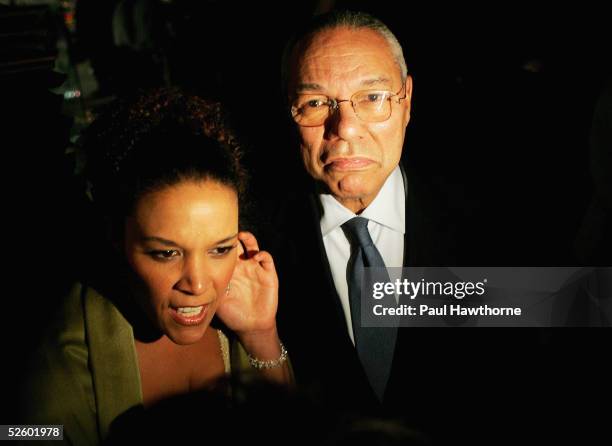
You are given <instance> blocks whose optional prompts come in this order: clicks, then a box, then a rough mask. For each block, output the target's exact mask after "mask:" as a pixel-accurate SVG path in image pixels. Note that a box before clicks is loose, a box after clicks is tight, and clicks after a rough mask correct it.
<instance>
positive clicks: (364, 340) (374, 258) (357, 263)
mask: <svg viewBox="0 0 612 446" xmlns="http://www.w3.org/2000/svg"><path fill="white" fill-rule="evenodd" d="M342 228H343V229H344V231H345V234H346V236H347V237H348V239H349V242H350V244H351V257H350V259H349V261H348V264H347V269H346V278H347V283H348V289H349V302H350V308H351V319H352V323H353V336H354V339H355V348H356V349H357V355H358V356H359V359H360V361H361V364H362V365H363V368H364V370H365V372H366V375H367V377H368V380H369V381H370V384H371V386H372V388H373V389H374V392H375V393H376V396H377V397H378V399H379V400H380V401H382V400H383V396H384V394H385V388H386V386H387V381H388V380H389V375H390V373H391V364H392V362H393V353H394V351H395V340H396V337H397V328H396V327H395V328H390V327H363V326H362V323H361V299H362V296H361V290H362V281H363V277H364V268H365V267H376V268H385V262H384V260H383V258H382V256H381V255H380V252H378V249H376V246H374V242H373V241H372V238H371V237H370V233H369V232H368V219H366V218H363V217H354V218H352V219H351V220H349V221H347V222H346V223H344V224H343V225H342ZM374 271H377V272H378V271H381V272H380V273H378V275H379V276H380V275H382V276H383V277H376V278H375V279H373V280H372V281H374V280H376V281H381V280H382V281H389V275H388V274H387V272H386V270H374ZM363 285H365V287H367V288H365V289H366V290H371V289H372V287H371V285H370V284H363ZM364 298H371V296H369V295H366V294H364ZM388 298H389V299H393V300H395V296H388Z"/></svg>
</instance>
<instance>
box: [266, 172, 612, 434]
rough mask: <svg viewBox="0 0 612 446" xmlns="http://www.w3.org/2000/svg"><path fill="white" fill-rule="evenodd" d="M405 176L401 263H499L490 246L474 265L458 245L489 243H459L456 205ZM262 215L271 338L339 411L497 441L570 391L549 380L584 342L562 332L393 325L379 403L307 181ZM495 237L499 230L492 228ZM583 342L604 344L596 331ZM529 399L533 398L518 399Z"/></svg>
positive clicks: (305, 382) (577, 356)
mask: <svg viewBox="0 0 612 446" xmlns="http://www.w3.org/2000/svg"><path fill="white" fill-rule="evenodd" d="M406 177H407V178H408V181H407V194H406V233H405V237H404V262H403V266H468V264H469V265H470V266H486V265H488V264H490V262H493V263H494V264H497V263H499V262H500V260H503V258H504V255H503V253H499V255H498V257H496V258H495V259H489V258H484V257H483V258H480V257H479V258H477V259H476V261H474V257H472V256H471V253H470V252H464V251H466V247H469V246H470V244H471V243H487V242H488V241H489V240H488V239H487V238H486V237H482V239H477V240H473V239H472V240H470V239H466V237H467V238H471V236H466V235H465V234H462V232H463V231H462V229H463V228H465V227H466V226H465V223H461V224H459V223H458V222H459V218H458V217H457V216H456V215H455V213H456V212H457V211H458V209H457V208H456V207H454V206H453V205H452V203H447V202H445V201H444V200H443V199H441V198H440V197H441V196H442V195H440V196H437V195H436V194H435V193H434V192H431V189H430V187H429V186H430V185H429V184H428V183H427V181H422V180H420V179H419V177H417V176H415V175H413V174H409V175H407V176H405V177H404V178H405V179H406ZM268 215H270V216H271V217H270V220H269V221H268V222H267V223H268V224H267V227H266V228H263V229H265V230H264V231H263V232H262V233H261V234H262V235H263V237H260V238H261V240H262V243H261V246H262V247H263V248H265V249H267V250H269V251H270V252H271V253H272V255H273V256H274V259H275V265H276V268H277V271H278V275H279V282H280V292H279V310H278V316H277V320H278V326H279V332H280V336H281V338H282V339H283V341H284V342H285V344H286V346H287V349H288V351H289V354H290V356H291V358H292V364H293V367H294V372H295V376H296V381H297V384H298V385H299V386H300V387H301V388H302V389H305V390H306V391H307V392H309V393H310V394H311V395H312V396H313V397H314V398H315V399H316V400H318V401H319V402H320V403H321V404H323V405H326V406H328V407H332V408H335V409H337V410H339V411H341V412H343V413H346V412H353V413H355V414H358V415H377V416H379V415H383V416H393V417H401V418H402V419H404V420H406V421H407V422H408V423H409V424H410V425H412V426H414V427H416V428H418V429H421V430H423V431H424V432H426V433H428V434H430V435H432V436H433V437H434V438H435V439H438V440H440V441H441V442H442V443H444V442H447V441H451V440H452V441H456V440H458V439H465V440H470V439H475V435H476V432H478V434H477V436H478V437H479V438H481V439H486V440H490V439H493V440H496V439H499V435H501V434H500V433H501V432H504V435H510V432H513V433H514V434H515V435H517V436H519V437H520V438H522V437H521V435H524V434H525V432H526V431H525V429H529V428H530V425H529V424H528V423H530V422H531V421H529V420H531V419H533V420H538V421H537V422H536V424H538V423H539V424H538V425H537V426H536V428H538V429H546V427H545V426H546V424H545V423H546V418H545V417H548V416H551V415H550V414H551V413H554V411H555V410H557V408H561V407H563V405H558V406H557V405H556V404H555V403H553V401H554V400H555V398H558V395H567V394H568V393H569V392H572V390H571V386H567V385H566V386H564V387H563V388H562V390H560V389H559V387H558V385H557V384H556V383H557V382H558V381H557V379H563V380H566V382H571V383H573V382H574V381H572V380H571V379H570V378H569V377H570V374H571V372H569V370H570V369H569V368H568V366H567V364H566V361H567V357H568V356H567V355H568V354H569V355H571V357H572V358H573V361H575V362H573V364H574V365H575V366H576V367H573V368H571V370H572V372H574V373H575V372H576V369H577V368H578V367H579V366H578V364H580V361H581V360H582V359H585V358H586V357H588V355H589V353H587V352H589V351H590V350H588V349H585V348H584V346H583V347H578V344H571V343H569V344H568V342H567V340H568V337H565V338H564V337H563V333H559V332H558V331H557V332H553V331H552V330H550V329H549V330H540V329H537V328H534V329H520V330H519V329H508V328H496V329H485V328H465V329H459V330H454V329H450V328H400V329H399V331H398V338H397V344H396V350H395V356H394V362H393V368H392V372H391V376H390V378H389V382H388V385H387V389H386V393H385V397H384V400H383V401H382V403H380V402H379V401H378V400H377V398H376V397H375V395H374V394H373V392H372V390H371V388H370V385H369V383H368V381H367V378H366V376H365V373H364V371H363V369H362V366H361V364H360V362H359V359H358V357H357V354H356V350H355V348H354V346H353V344H352V342H351V340H350V338H349V335H348V332H347V328H346V321H345V318H344V315H343V311H342V308H341V306H340V300H339V297H338V295H337V292H336V289H335V286H334V283H333V279H332V275H331V272H330V267H329V262H328V259H327V255H326V252H325V248H324V245H323V240H322V234H321V230H320V225H319V221H320V217H321V206H320V202H319V200H318V198H317V196H316V192H315V191H314V188H313V189H312V190H309V191H304V192H302V193H295V194H292V195H290V196H288V197H287V198H285V199H283V200H278V203H277V204H276V207H275V210H271V211H270V213H269V214H268ZM462 224H463V226H462ZM455 226H457V227H458V228H460V229H461V230H460V231H457V230H455ZM258 235H259V234H258ZM499 236H500V237H504V234H503V231H500V234H499ZM468 251H469V250H468ZM526 261H528V260H527V259H526ZM502 264H503V263H502ZM554 339H556V341H555V342H553V341H554ZM577 339H580V338H577ZM584 339H586V337H585V338H584ZM590 339H591V340H598V339H600V341H599V343H601V341H603V338H601V337H597V336H596V335H594V336H591V338H590ZM599 358H600V356H598V359H597V360H598V361H599ZM599 362H601V361H599ZM580 373H586V370H585V369H581V371H580ZM574 376H576V375H574ZM560 377H565V378H560ZM568 380H570V381H568ZM534 395H537V400H538V401H539V402H540V405H539V406H538V405H532V404H529V401H532V399H533V398H534ZM517 404H518V405H520V406H521V407H522V412H521V415H520V419H519V420H518V421H517V418H516V417H517V414H516V413H514V412H513V411H512V408H513V407H514V406H515V405H517ZM468 407H469V409H468ZM559 410H561V409H559ZM541 411H544V412H546V414H545V415H542V414H541V413H540V412H541Z"/></svg>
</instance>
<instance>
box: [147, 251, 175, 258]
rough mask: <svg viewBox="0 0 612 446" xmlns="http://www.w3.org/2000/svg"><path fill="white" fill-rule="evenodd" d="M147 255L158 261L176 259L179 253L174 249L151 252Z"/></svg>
mask: <svg viewBox="0 0 612 446" xmlns="http://www.w3.org/2000/svg"><path fill="white" fill-rule="evenodd" d="M149 255H150V256H151V257H153V258H155V259H159V260H169V259H172V258H173V257H178V256H179V255H180V253H179V252H178V251H177V250H176V249H164V250H160V251H151V252H149Z"/></svg>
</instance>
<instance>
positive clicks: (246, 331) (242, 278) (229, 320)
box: [217, 232, 278, 340]
mask: <svg viewBox="0 0 612 446" xmlns="http://www.w3.org/2000/svg"><path fill="white" fill-rule="evenodd" d="M238 239H239V240H240V241H242V242H243V243H244V247H245V248H246V253H245V252H244V249H242V245H240V246H239V247H238V262H237V264H236V269H235V270H234V275H233V276H232V279H231V281H230V287H229V292H228V293H227V294H226V295H225V296H223V297H222V299H221V303H220V304H219V308H218V309H217V315H218V316H219V318H221V320H222V321H223V322H224V323H225V325H227V327H228V328H229V329H231V330H232V331H233V332H234V333H236V334H237V335H238V337H239V338H241V340H242V338H243V337H253V336H254V337H257V338H261V337H265V338H268V337H274V338H275V337H276V309H277V306H278V277H277V275H276V269H275V268H274V262H273V260H272V256H271V255H270V254H269V253H268V252H265V251H259V246H258V244H257V239H256V238H255V236H254V235H253V234H251V233H250V232H240V233H239V234H238Z"/></svg>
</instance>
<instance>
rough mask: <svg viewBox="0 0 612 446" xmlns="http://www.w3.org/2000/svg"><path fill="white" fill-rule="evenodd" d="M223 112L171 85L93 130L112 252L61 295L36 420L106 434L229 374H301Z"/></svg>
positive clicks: (30, 409)
mask: <svg viewBox="0 0 612 446" xmlns="http://www.w3.org/2000/svg"><path fill="white" fill-rule="evenodd" d="M224 122H225V121H224V119H223V115H222V111H221V109H220V107H219V105H217V104H214V103H211V102H207V101H205V100H202V99H199V98H197V97H192V96H188V95H185V94H183V93H181V92H179V91H177V90H174V89H162V90H157V91H155V92H153V93H149V94H148V95H143V96H141V97H140V98H139V99H137V100H135V101H132V102H129V103H123V104H121V105H120V106H116V107H113V109H112V110H111V111H110V112H108V113H105V114H103V115H102V116H100V118H99V119H97V120H96V122H94V123H93V124H92V125H91V126H90V128H89V129H88V130H87V131H86V133H85V134H84V135H83V146H84V149H85V153H86V154H87V168H86V175H87V178H88V180H89V184H90V195H91V198H92V199H93V202H94V204H95V207H96V209H97V210H99V211H100V215H101V217H103V219H104V221H105V222H106V226H107V228H108V234H109V237H108V238H109V243H108V245H109V247H111V248H112V249H111V251H112V252H113V255H112V256H110V257H109V261H106V262H103V263H102V265H100V266H99V267H98V271H97V274H96V275H95V276H96V277H97V279H96V280H91V279H90V280H88V281H82V282H81V283H79V284H77V285H76V286H75V287H74V288H73V290H72V292H71V293H70V294H69V296H68V297H67V298H66V299H64V300H63V301H62V305H61V309H60V312H59V317H58V318H55V319H53V321H54V322H53V324H52V325H51V326H50V331H49V333H48V334H47V336H46V337H45V341H44V345H43V346H42V348H41V349H40V351H39V352H38V354H37V355H36V356H35V363H34V364H33V368H32V370H33V374H32V378H31V379H29V380H28V381H27V382H28V385H27V393H26V394H25V401H26V406H27V407H26V413H27V418H26V420H25V421H27V422H28V423H40V424H62V425H64V439H65V440H68V441H69V442H70V443H73V444H96V443H99V442H100V441H102V440H104V439H105V438H106V437H107V435H108V433H109V430H110V426H111V424H112V423H113V421H115V420H116V419H117V418H118V417H119V416H121V415H122V414H125V413H126V412H128V411H129V410H131V409H134V408H138V407H147V406H150V405H152V404H154V403H156V402H157V401H160V400H162V399H165V398H168V397H171V396H174V395H180V394H186V393H189V392H193V391H196V390H199V389H206V388H209V387H210V386H211V384H212V383H214V382H216V381H217V380H218V379H219V378H220V377H223V376H227V375H228V374H230V373H232V374H234V373H236V372H238V371H240V370H245V369H250V370H251V371H253V373H254V374H257V375H260V376H262V377H264V378H267V379H269V380H271V381H273V382H277V383H280V384H289V383H290V381H291V379H292V378H291V376H292V374H291V371H290V369H289V365H288V363H287V352H286V350H285V349H284V347H283V345H282V343H281V342H280V340H279V338H278V334H277V330H276V309H277V300H278V281H277V277H276V271H275V268H274V264H273V261H272V257H271V256H270V254H268V253H267V252H264V251H260V250H259V247H258V244H257V240H256V239H255V237H254V236H253V235H252V234H250V233H248V232H241V231H239V201H240V198H241V197H242V194H243V192H244V189H245V174H244V171H243V170H242V168H241V165H240V148H239V146H238V145H237V143H236V138H235V137H234V136H233V135H232V133H231V132H230V131H229V129H228V128H227V126H226V125H225V124H224ZM213 326H214V327H219V328H213ZM220 328H222V329H223V330H222V329H220ZM228 338H229V340H228Z"/></svg>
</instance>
